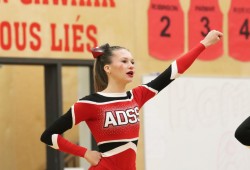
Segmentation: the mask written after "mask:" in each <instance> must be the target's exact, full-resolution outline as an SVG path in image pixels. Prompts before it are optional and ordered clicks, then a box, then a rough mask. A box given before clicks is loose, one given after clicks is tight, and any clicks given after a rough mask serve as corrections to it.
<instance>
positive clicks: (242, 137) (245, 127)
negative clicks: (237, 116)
mask: <svg viewBox="0 0 250 170" xmlns="http://www.w3.org/2000/svg"><path fill="white" fill-rule="evenodd" d="M235 138H236V139H237V140H238V141H239V142H240V143H242V144H243V145H246V146H248V147H249V148H250V116H249V117H248V118H247V119H246V120H245V121H243V122H242V123H241V124H240V126H239V127H238V128H237V129H236V131H235Z"/></svg>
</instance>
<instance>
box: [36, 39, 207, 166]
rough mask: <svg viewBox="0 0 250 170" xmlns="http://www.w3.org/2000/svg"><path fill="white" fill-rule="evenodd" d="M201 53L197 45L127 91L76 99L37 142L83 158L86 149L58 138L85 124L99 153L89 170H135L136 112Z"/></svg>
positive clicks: (138, 124)
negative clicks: (148, 79) (144, 81)
mask: <svg viewBox="0 0 250 170" xmlns="http://www.w3.org/2000/svg"><path fill="white" fill-rule="evenodd" d="M204 49H205V47H204V45H202V44H198V45H197V46H196V47H195V48H193V49H192V50H191V51H189V52H188V53H187V54H185V55H183V56H181V57H179V58H178V59H177V60H176V61H174V62H173V63H172V64H171V65H170V66H169V67H168V68H167V69H166V70H165V71H164V72H163V73H161V74H160V75H159V76H158V77H157V78H155V79H154V80H152V81H151V82H149V83H147V84H144V85H141V86H138V87H136V88H134V89H132V90H130V91H127V92H125V93H118V94H117V93H94V94H91V95H89V96H86V97H84V98H82V99H80V100H79V101H77V102H76V103H75V104H74V105H73V106H72V107H71V108H70V109H69V111H68V112H67V113H66V114H64V115H63V116H61V117H60V118H59V119H58V120H57V121H56V122H55V123H54V124H52V125H51V126H50V127H49V128H47V129H46V130H45V132H44V133H43V134H42V136H41V140H42V141H43V142H45V143H46V144H47V145H50V146H51V147H53V148H55V149H58V150H60V151H63V152H67V153H71V154H74V155H77V156H80V157H84V155H85V152H86V150H87V149H86V148H85V147H83V146H79V145H75V144H73V143H71V142H69V141H68V140H66V139H65V138H63V137H62V136H61V134H62V133H63V132H65V131H66V130H68V129H70V128H72V126H73V125H77V124H79V123H81V122H85V123H86V124H87V125H88V127H89V129H90V130H91V133H92V134H93V136H94V138H95V140H96V142H97V145H98V147H99V151H100V152H101V153H102V159H101V161H100V162H99V164H98V165H97V166H93V167H91V168H90V170H135V169H136V165H135V161H136V150H137V142H138V138H139V128H140V118H139V110H140V109H141V107H142V106H143V105H144V104H145V103H146V102H147V101H148V100H149V99H151V98H152V97H154V96H155V95H156V94H157V93H159V92H160V91H161V90H162V89H163V88H164V87H166V86H167V85H168V84H169V83H171V82H172V81H173V80H174V79H175V78H176V77H178V75H179V74H182V73H184V71H185V70H186V69H188V68H189V66H191V64H192V63H193V61H194V60H195V59H196V58H197V57H198V56H199V54H200V53H201V52H202V51H203V50H204Z"/></svg>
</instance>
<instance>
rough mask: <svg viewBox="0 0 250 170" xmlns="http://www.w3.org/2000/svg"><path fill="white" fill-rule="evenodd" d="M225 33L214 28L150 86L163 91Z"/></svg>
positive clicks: (150, 83) (149, 84)
mask: <svg viewBox="0 0 250 170" xmlns="http://www.w3.org/2000/svg"><path fill="white" fill-rule="evenodd" d="M222 36H223V34H222V33H221V32H219V31H216V30H212V31H210V32H209V33H208V34H207V36H206V37H205V38H204V39H203V40H201V41H200V43H198V44H197V45H196V46H195V47H194V48H192V49H191V50H190V51H189V52H188V53H186V54H184V55H182V56H180V57H179V58H177V59H176V60H175V61H174V62H172V64H171V65H170V66H169V67H168V68H167V69H166V70H165V71H164V72H162V73H161V74H160V75H159V76H158V77H157V78H156V79H154V80H152V81H151V82H149V83H148V84H146V85H147V86H149V87H152V88H153V89H155V90H157V91H158V92H159V91H161V90H162V89H163V88H164V87H166V86H167V85H168V84H169V83H171V82H172V81H173V80H174V79H175V78H177V77H178V76H179V75H180V74H183V73H184V72H185V71H186V70H187V69H188V68H189V67H190V66H191V65H192V63H193V62H194V61H195V59H196V58H197V57H198V56H199V55H200V54H201V52H202V51H203V50H205V49H206V48H208V47H209V46H211V45H213V44H216V43H217V42H218V41H219V40H220V39H221V37H222Z"/></svg>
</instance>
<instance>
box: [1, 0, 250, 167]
mask: <svg viewBox="0 0 250 170" xmlns="http://www.w3.org/2000/svg"><path fill="white" fill-rule="evenodd" d="M180 2H181V5H182V7H183V10H184V13H185V28H187V12H188V8H189V4H190V0H180ZM115 3H116V7H115V8H111V7H107V8H101V7H87V6H84V7H83V6H77V7H75V6H70V5H69V6H62V5H57V6H53V5H47V6H46V5H41V4H40V5H35V4H33V5H24V4H21V1H15V2H14V1H9V3H4V2H3V1H0V11H1V13H2V15H1V17H0V22H2V21H9V22H10V23H14V22H15V21H18V22H26V23H27V24H29V23H32V22H38V23H40V25H41V28H42V30H41V32H39V36H40V37H41V41H42V46H41V49H40V50H38V51H32V50H31V49H29V48H27V49H26V50H23V51H19V50H17V49H15V47H13V48H11V49H10V50H3V49H0V52H1V56H5V57H8V56H14V57H24V56H25V57H39V58H41V57H52V58H69V59H70V58H84V59H90V58H91V57H90V56H91V55H90V53H89V52H87V51H86V50H85V51H84V52H73V51H72V50H70V51H68V52H65V51H63V50H62V51H59V52H54V51H51V36H50V26H49V25H50V24H51V23H56V24H57V26H58V31H57V34H58V36H59V37H63V35H64V32H63V31H62V29H60V28H62V26H63V24H69V25H72V24H82V25H84V27H85V26H88V25H91V24H94V25H95V26H96V28H97V34H96V35H95V37H96V39H97V40H98V43H99V44H103V43H106V42H109V43H110V44H111V45H121V46H125V47H127V48H128V49H130V51H131V52H132V54H133V55H134V57H135V61H136V68H137V72H136V77H135V80H134V82H133V83H132V84H130V85H129V87H128V88H132V87H134V86H136V85H138V84H140V83H141V78H142V75H145V74H149V73H152V72H161V71H163V70H164V69H165V68H166V67H167V66H168V65H169V64H170V63H171V61H160V60H156V59H154V58H152V57H151V56H149V54H148V44H147V43H148V41H147V38H148V34H147V31H148V28H147V10H148V6H149V0H146V1H145V0H136V1H133V0H127V1H121V0H117V1H115ZM219 4H220V7H221V10H222V12H223V14H224V17H225V18H224V25H223V30H222V31H223V33H224V38H223V39H224V55H223V56H222V57H221V58H219V59H217V60H214V61H210V62H205V61H199V60H198V61H196V62H195V63H194V64H193V66H192V67H191V68H190V69H189V70H188V71H187V72H186V73H185V74H186V75H195V76H216V77H223V76H233V77H249V76H250V62H246V63H243V62H239V61H236V60H234V59H232V58H230V57H229V56H228V48H227V45H228V44H227V40H228V37H227V33H228V31H227V29H228V28H227V24H228V23H227V19H226V16H227V11H228V10H229V6H230V1H228V0H219ZM13 11H15V13H14V12H13ZM187 32H188V30H187V29H185V36H187ZM83 37H84V39H83V40H82V42H84V44H85V45H86V43H90V44H91V43H92V42H91V41H89V40H87V38H86V34H85V32H84V34H83ZM28 39H29V40H30V41H32V40H33V39H32V37H31V36H28ZM13 41H14V40H13ZM69 42H70V43H69V44H72V40H70V41H69ZM187 45H188V44H187V39H185V51H187ZM76 72H77V71H76V70H75V69H69V70H66V71H63V87H65V89H64V91H63V95H64V96H63V98H64V108H63V110H64V111H66V110H67V108H68V107H70V105H71V104H72V103H73V102H74V101H75V100H76V98H77V88H78V82H77V73H76ZM43 85H44V81H43V68H42V67H38V66H36V67H34V66H2V67H0V120H1V123H0V136H1V145H0V151H1V153H2V154H1V155H0V169H13V170H15V169H19V170H21V169H34V170H43V169H45V161H46V159H45V146H44V145H43V144H42V143H41V142H40V141H39V137H40V134H41V133H42V131H43V130H44V126H45V120H44V112H45V110H44V86H43ZM141 120H142V122H141V123H143V115H142V118H141ZM140 133H141V140H140V142H139V150H138V161H137V166H138V170H143V169H144V151H143V144H144V141H143V128H141V132H140ZM68 137H69V138H70V139H72V140H74V141H75V140H77V132H76V131H72V133H71V134H69V135H68Z"/></svg>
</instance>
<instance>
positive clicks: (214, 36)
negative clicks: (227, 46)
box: [200, 30, 223, 47]
mask: <svg viewBox="0 0 250 170" xmlns="http://www.w3.org/2000/svg"><path fill="white" fill-rule="evenodd" d="M222 36H223V34H222V33H221V32H219V31H216V30H212V31H210V32H209V33H208V34H207V35H206V37H205V38H204V39H203V40H202V41H201V42H200V43H202V44H203V45H204V46H205V47H209V46H210V45H213V44H216V43H217V42H218V41H220V39H221V37H222Z"/></svg>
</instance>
